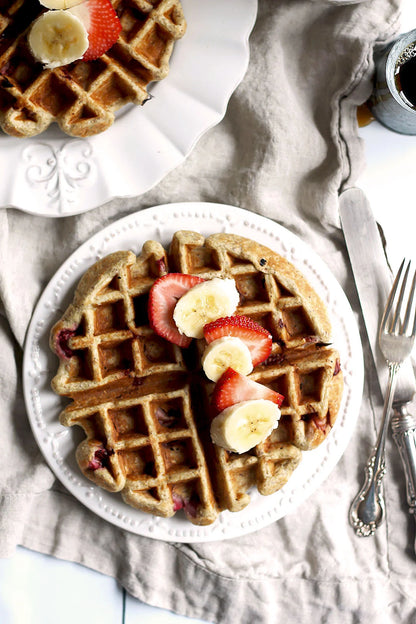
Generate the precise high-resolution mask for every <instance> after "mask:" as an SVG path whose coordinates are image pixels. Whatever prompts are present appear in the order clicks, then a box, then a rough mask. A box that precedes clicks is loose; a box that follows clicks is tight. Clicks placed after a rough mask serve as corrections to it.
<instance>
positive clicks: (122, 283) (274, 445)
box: [50, 231, 343, 525]
mask: <svg viewBox="0 0 416 624" xmlns="http://www.w3.org/2000/svg"><path fill="white" fill-rule="evenodd" d="M168 272H174V273H185V274H192V275H197V276H199V277H200V278H203V279H204V280H210V279H212V278H215V277H219V278H222V279H224V278H231V279H232V280H234V281H235V285H236V287H237V290H238V292H239V295H240V301H239V304H238V307H237V310H236V314H238V315H244V316H247V317H250V318H251V319H253V320H254V321H256V322H257V323H259V324H260V325H261V326H263V327H265V328H266V329H267V330H268V331H269V332H270V334H271V336H272V348H271V353H270V355H269V356H268V357H267V359H266V360H265V361H263V362H262V363H260V364H258V365H257V366H255V368H254V370H253V371H252V372H251V374H250V375H249V378H250V379H251V380H254V381H256V382H258V383H259V384H262V385H263V386H266V387H267V388H270V389H272V390H274V391H275V392H278V393H280V394H282V395H283V396H284V401H283V403H282V405H281V418H280V422H279V426H278V427H277V428H276V429H274V430H273V432H272V433H271V435H270V436H269V437H268V438H267V439H265V440H264V441H262V442H261V443H260V444H258V445H257V446H255V447H254V448H252V449H251V450H249V451H247V452H243V453H236V452H231V451H229V450H226V449H225V448H222V447H221V446H218V445H217V444H214V443H213V442H212V440H211V437H210V425H211V421H212V418H213V417H214V416H215V414H213V411H212V400H211V398H212V393H213V390H214V388H215V383H214V382H212V381H209V380H208V378H207V377H206V375H205V374H204V372H203V370H202V367H201V356H202V353H203V350H204V348H205V340H204V339H203V338H202V339H194V340H192V342H191V344H190V346H189V347H187V348H181V347H179V346H177V345H176V344H173V343H171V342H168V341H167V340H165V339H164V338H162V337H161V336H159V335H157V334H156V333H155V331H154V330H153V329H152V328H151V326H150V324H149V318H148V312H147V310H148V295H149V291H150V289H151V287H152V285H153V283H154V282H155V281H156V280H157V279H158V278H160V277H161V276H162V275H164V274H166V273H168ZM330 340H331V326H330V322H329V318H328V315H327V312H326V309H325V306H324V305H323V303H322V301H321V300H320V298H319V297H318V295H317V294H316V293H315V291H314V290H313V289H312V288H311V287H310V285H309V284H308V282H307V281H306V280H305V278H304V277H303V275H302V274H301V273H300V272H299V271H298V270H297V269H295V267H294V266H293V265H292V264H291V263H289V262H288V261H287V260H285V259H284V258H283V257H281V256H279V255H277V254H276V253H274V252H273V251H271V250H270V249H268V248H266V247H264V246H262V245H260V244H258V243H256V242H254V241H251V240H248V239H245V238H242V237H240V236H236V235H233V234H214V235H212V236H209V237H207V238H205V239H204V237H203V236H202V235H200V234H198V233H195V232H189V231H180V232H177V233H176V234H175V235H174V236H173V239H172V242H171V245H170V249H169V250H168V251H166V250H165V249H164V248H163V247H162V246H161V245H160V244H159V243H158V242H155V241H148V242H146V243H145V244H144V246H143V249H142V252H141V254H140V255H139V256H137V257H136V256H135V255H134V254H133V253H132V252H130V251H120V252H116V253H113V254H110V255H109V256H107V257H105V258H103V259H102V260H100V261H98V262H97V263H96V264H95V265H93V266H92V267H91V268H90V269H89V270H88V271H87V273H86V274H85V275H84V276H83V278H82V279H81V281H80V283H79V285H78V287H77V289H76V292H75V295H74V299H73V302H72V304H71V305H70V306H69V307H68V309H67V310H66V312H65V314H64V315H63V316H62V318H61V319H60V320H59V321H58V322H57V323H56V324H55V326H54V327H53V329H52V331H51V338H50V344H51V348H52V349H53V351H54V352H55V353H56V354H57V355H58V356H59V368H58V371H57V374H56V376H55V377H54V379H53V381H52V387H53V389H54V390H55V392H57V393H58V394H59V395H62V396H65V397H69V398H70V399H71V402H70V403H69V405H68V406H67V407H66V408H65V409H64V410H63V412H62V413H61V415H60V419H61V422H62V424H64V425H66V426H72V425H79V426H81V427H82V428H83V430H84V432H85V439H84V440H83V441H82V442H81V443H80V444H79V446H78V448H77V450H76V456H77V460H78V463H79V466H80V468H81V471H82V472H83V474H84V475H85V476H86V477H88V478H89V479H91V480H92V481H93V482H94V483H96V484H97V485H99V486H101V487H103V488H105V489H107V490H110V491H113V492H121V496H122V497H123V500H124V501H125V502H126V503H128V504H130V505H132V506H133V507H136V508H138V509H140V510H142V511H145V512H149V513H151V514H155V515H158V516H163V517H170V516H173V515H174V514H175V513H176V512H177V511H178V510H179V509H183V510H184V512H185V515H186V517H187V518H188V519H189V520H190V521H191V522H192V523H194V524H200V525H204V524H210V523H212V522H213V521H214V520H215V519H216V517H217V516H218V514H219V513H220V512H221V511H222V510H224V509H228V510H231V511H239V510H241V509H243V508H244V507H246V505H248V504H249V502H250V490H251V489H252V488H257V489H258V491H259V492H260V493H261V494H263V495H269V494H272V493H274V492H276V491H277V490H279V489H280V488H281V487H282V486H283V485H284V484H285V483H286V482H287V481H288V479H289V478H290V477H291V475H292V473H293V471H294V470H295V468H296V467H297V466H298V464H299V462H300V461H301V457H302V451H309V450H311V449H314V448H315V447H316V446H318V445H319V444H320V443H321V442H323V440H324V439H325V438H326V437H327V435H328V434H329V432H330V430H331V428H332V426H333V424H334V422H335V419H336V416H337V412H338V410H339V406H340V401H341V396H342V389H343V378H342V371H341V368H340V361H339V355H338V353H337V351H336V350H335V349H334V348H333V347H332V346H331V345H330V344H329V343H330Z"/></svg>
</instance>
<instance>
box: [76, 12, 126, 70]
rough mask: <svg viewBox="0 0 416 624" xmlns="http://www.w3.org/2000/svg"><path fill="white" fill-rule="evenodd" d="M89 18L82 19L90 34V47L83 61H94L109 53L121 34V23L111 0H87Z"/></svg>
mask: <svg viewBox="0 0 416 624" xmlns="http://www.w3.org/2000/svg"><path fill="white" fill-rule="evenodd" d="M83 6H85V8H86V10H87V18H86V19H82V21H83V23H84V26H85V28H86V29H87V32H88V41H89V46H88V49H87V51H86V52H85V53H84V56H83V57H82V59H83V60H84V61H92V60H94V59H97V58H98V57H100V56H101V55H102V54H104V52H107V50H109V49H110V48H111V46H112V45H114V44H115V42H116V41H117V39H118V37H119V34H120V33H121V22H120V20H119V18H118V17H117V14H116V12H115V11H114V9H113V5H112V4H111V2H110V0H86V2H84V3H83Z"/></svg>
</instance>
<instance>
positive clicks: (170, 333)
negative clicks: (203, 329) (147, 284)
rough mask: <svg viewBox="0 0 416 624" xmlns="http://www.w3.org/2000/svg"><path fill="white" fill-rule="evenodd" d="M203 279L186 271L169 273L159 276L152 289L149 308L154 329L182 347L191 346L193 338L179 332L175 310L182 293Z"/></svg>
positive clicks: (151, 324)
mask: <svg viewBox="0 0 416 624" xmlns="http://www.w3.org/2000/svg"><path fill="white" fill-rule="evenodd" d="M203 281H204V280H203V279H202V278H201V277H197V276H196V275H187V274H185V273H167V274H166V275H162V277H159V279H157V280H156V281H155V283H154V284H153V286H152V287H151V289H150V292H149V303H148V308H147V311H148V315H149V323H150V327H151V328H152V329H153V331H155V332H156V333H157V334H158V335H159V336H162V338H166V340H169V342H173V343H174V344H177V345H179V346H180V347H189V345H190V344H191V341H192V338H188V336H185V335H184V334H180V333H179V330H178V328H177V327H176V324H175V321H174V320H173V310H174V309H175V306H176V303H177V301H178V299H180V298H181V297H182V295H184V294H185V293H186V292H188V290H189V289H190V288H192V287H193V286H195V285H196V284H199V283H200V282H203Z"/></svg>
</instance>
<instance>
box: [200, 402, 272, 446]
mask: <svg viewBox="0 0 416 624" xmlns="http://www.w3.org/2000/svg"><path fill="white" fill-rule="evenodd" d="M279 418H280V409H279V408H278V407H277V405H275V404H274V403H272V402H271V401H266V400H265V399H254V400H251V401H242V402H241V403H236V404H235V405H232V406H231V407H227V409H225V410H224V411H222V412H221V413H220V414H218V416H216V417H215V418H214V420H213V421H212V423H211V439H212V441H213V442H214V444H217V445H218V446H222V447H223V448H225V449H227V450H228V451H233V452H234V453H245V452H246V451H249V450H250V449H251V448H253V447H254V446H256V445H257V444H260V442H263V440H265V439H266V438H267V437H268V436H269V435H270V434H271V432H272V431H273V429H276V427H277V426H278V424H279Z"/></svg>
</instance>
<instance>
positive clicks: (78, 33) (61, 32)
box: [28, 10, 89, 69]
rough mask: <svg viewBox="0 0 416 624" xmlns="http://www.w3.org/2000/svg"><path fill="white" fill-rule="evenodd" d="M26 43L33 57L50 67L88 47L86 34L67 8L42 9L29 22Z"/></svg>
mask: <svg viewBox="0 0 416 624" xmlns="http://www.w3.org/2000/svg"><path fill="white" fill-rule="evenodd" d="M28 42H29V46H30V49H31V51H32V53H33V56H34V57H35V58H36V59H37V60H38V61H40V62H41V63H43V64H44V65H45V67H46V68H48V69H54V68H55V67H60V66H61V65H67V64H68V63H72V62H73V61H76V60H77V59H79V58H81V57H82V56H83V54H84V52H85V51H86V50H87V49H88V45H89V43H88V33H87V30H86V28H85V26H84V25H83V23H82V22H81V20H80V19H79V18H78V17H76V16H75V15H73V13H71V12H70V11H64V10H57V11H46V13H43V14H42V15H41V16H40V17H38V19H37V20H36V21H35V22H34V23H33V26H32V28H31V30H30V33H29V37H28Z"/></svg>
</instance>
